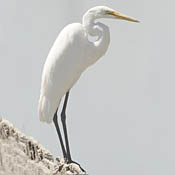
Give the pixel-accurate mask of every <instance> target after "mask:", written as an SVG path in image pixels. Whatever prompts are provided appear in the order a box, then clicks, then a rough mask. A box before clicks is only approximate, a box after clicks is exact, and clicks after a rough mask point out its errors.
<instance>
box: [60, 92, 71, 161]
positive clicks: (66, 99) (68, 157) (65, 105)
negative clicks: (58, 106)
mask: <svg viewBox="0 0 175 175" xmlns="http://www.w3.org/2000/svg"><path fill="white" fill-rule="evenodd" d="M68 97H69V91H68V92H67V93H66V96H65V100H64V104H63V109H62V112H61V121H62V124H63V131H64V137H65V143H66V150H67V159H68V162H71V161H72V159H71V153H70V148H69V140H68V134H67V126H66V107H67V101H68Z"/></svg>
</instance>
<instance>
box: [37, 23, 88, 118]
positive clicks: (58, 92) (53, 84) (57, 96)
mask: <svg viewBox="0 0 175 175" xmlns="http://www.w3.org/2000/svg"><path fill="white" fill-rule="evenodd" d="M84 35H85V34H84V28H83V27H82V25H81V24H79V23H74V24H70V25H68V26H67V27H65V28H64V29H63V30H62V31H61V33H60V34H59V36H58V38H57V39H56V41H55V43H54V45H53V47H52V48H51V50H50V52H49V55H48V57H47V59H46V62H45V65H44V69H43V74H42V83H41V92H40V100H39V115H40V119H41V120H44V121H52V119H53V115H54V113H55V111H56V109H57V107H58V105H59V101H60V100H61V98H62V96H63V95H64V94H65V93H66V92H67V91H68V90H69V89H70V88H71V87H72V86H73V85H74V84H75V82H76V81H77V80H78V79H79V77H80V75H81V72H82V71H83V70H84V69H85V67H84V62H83V59H84V57H85V54H86V53H85V52H86V50H83V49H84V48H86V47H85V46H83V45H85V44H86V43H85V39H84V37H85V36H84Z"/></svg>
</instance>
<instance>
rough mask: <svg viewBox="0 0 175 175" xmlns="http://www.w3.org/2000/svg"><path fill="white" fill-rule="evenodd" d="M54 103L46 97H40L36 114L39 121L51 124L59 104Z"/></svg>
mask: <svg viewBox="0 0 175 175" xmlns="http://www.w3.org/2000/svg"><path fill="white" fill-rule="evenodd" d="M54 102H55V101H53V100H49V99H48V98H47V97H46V96H41V97H40V99H39V106H38V113H39V119H40V121H43V122H46V123H51V122H52V121H53V117H54V114H55V112H56V109H57V107H58V105H59V104H56V103H54Z"/></svg>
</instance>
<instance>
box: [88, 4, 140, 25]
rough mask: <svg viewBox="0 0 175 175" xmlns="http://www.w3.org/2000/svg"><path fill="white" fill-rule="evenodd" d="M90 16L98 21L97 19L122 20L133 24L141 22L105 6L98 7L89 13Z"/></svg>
mask: <svg viewBox="0 0 175 175" xmlns="http://www.w3.org/2000/svg"><path fill="white" fill-rule="evenodd" d="M87 13H88V14H89V15H92V16H94V17H95V18H96V19H97V18H113V19H122V20H126V21H132V22H139V21H138V20H136V19H134V18H132V17H129V16H126V15H124V14H122V13H119V12H117V11H115V10H113V9H111V8H109V7H105V6H96V7H93V8H91V9H89V10H88V11H87Z"/></svg>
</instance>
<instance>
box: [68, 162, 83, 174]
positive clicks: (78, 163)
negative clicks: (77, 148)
mask: <svg viewBox="0 0 175 175" xmlns="http://www.w3.org/2000/svg"><path fill="white" fill-rule="evenodd" d="M71 163H73V164H76V165H78V166H79V167H80V169H81V171H83V172H84V173H86V171H85V170H84V169H83V168H82V167H81V166H80V164H79V163H77V162H75V161H73V160H69V161H68V162H67V164H71Z"/></svg>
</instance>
